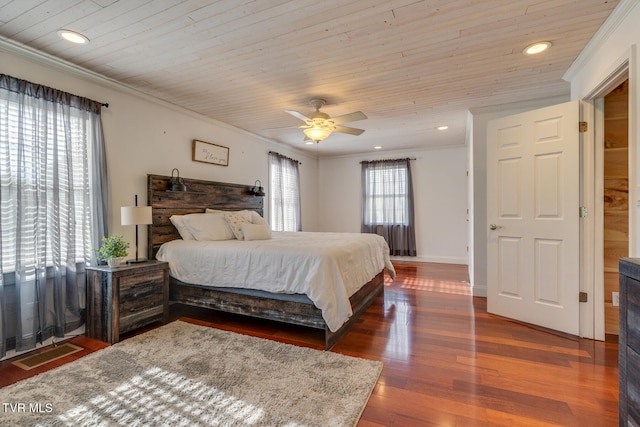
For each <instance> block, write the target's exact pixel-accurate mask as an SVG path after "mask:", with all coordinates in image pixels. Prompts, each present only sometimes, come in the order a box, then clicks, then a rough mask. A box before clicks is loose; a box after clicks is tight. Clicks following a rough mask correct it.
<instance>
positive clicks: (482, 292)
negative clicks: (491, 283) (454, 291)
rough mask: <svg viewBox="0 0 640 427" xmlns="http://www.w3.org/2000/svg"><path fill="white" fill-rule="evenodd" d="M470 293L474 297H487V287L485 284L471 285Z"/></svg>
mask: <svg viewBox="0 0 640 427" xmlns="http://www.w3.org/2000/svg"><path fill="white" fill-rule="evenodd" d="M471 293H472V295H473V296H474V297H483V298H486V297H487V287H486V286H473V287H472V288H471Z"/></svg>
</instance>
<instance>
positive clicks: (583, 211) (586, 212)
mask: <svg viewBox="0 0 640 427" xmlns="http://www.w3.org/2000/svg"><path fill="white" fill-rule="evenodd" d="M578 215H579V216H580V218H586V217H588V216H589V209H587V207H586V206H580V212H579V214H578Z"/></svg>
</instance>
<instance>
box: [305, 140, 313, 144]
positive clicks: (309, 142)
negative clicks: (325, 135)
mask: <svg viewBox="0 0 640 427" xmlns="http://www.w3.org/2000/svg"><path fill="white" fill-rule="evenodd" d="M305 144H307V145H313V141H311V140H309V141H307V142H305Z"/></svg>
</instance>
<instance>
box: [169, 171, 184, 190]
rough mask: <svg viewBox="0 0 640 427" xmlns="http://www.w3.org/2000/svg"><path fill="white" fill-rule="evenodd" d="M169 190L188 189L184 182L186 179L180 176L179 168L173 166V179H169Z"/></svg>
mask: <svg viewBox="0 0 640 427" xmlns="http://www.w3.org/2000/svg"><path fill="white" fill-rule="evenodd" d="M174 172H177V175H176V176H173V173H174ZM169 190H171V191H187V186H186V184H185V183H184V180H183V179H182V178H180V171H179V170H178V168H173V170H172V171H171V179H170V180H169Z"/></svg>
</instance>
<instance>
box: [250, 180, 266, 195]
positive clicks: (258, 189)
mask: <svg viewBox="0 0 640 427" xmlns="http://www.w3.org/2000/svg"><path fill="white" fill-rule="evenodd" d="M258 183H260V185H258ZM249 194H251V195H254V196H257V197H264V195H265V194H264V187H263V186H262V182H261V181H260V180H259V179H257V180H256V182H254V183H253V187H251V190H249Z"/></svg>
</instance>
